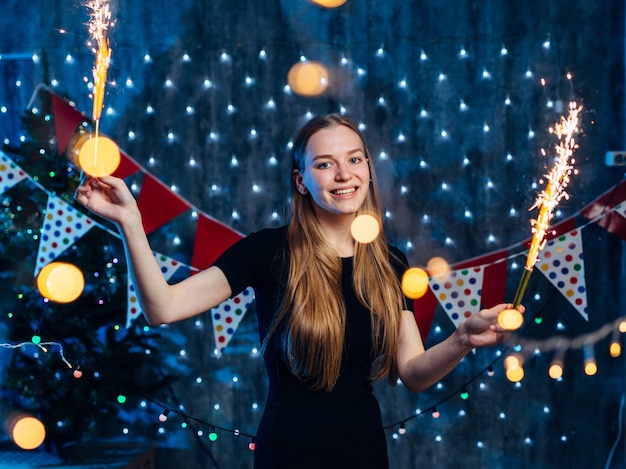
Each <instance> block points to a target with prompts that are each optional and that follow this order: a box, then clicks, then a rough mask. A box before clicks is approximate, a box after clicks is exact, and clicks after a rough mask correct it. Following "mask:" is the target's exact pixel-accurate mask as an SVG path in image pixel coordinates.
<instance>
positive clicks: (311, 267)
mask: <svg viewBox="0 0 626 469" xmlns="http://www.w3.org/2000/svg"><path fill="white" fill-rule="evenodd" d="M339 125H343V126H346V127H348V128H350V129H351V130H353V131H354V132H355V133H356V134H357V135H358V136H359V138H360V139H361V142H362V144H363V149H364V151H365V156H366V157H367V161H368V164H369V167H370V175H371V176H370V178H371V182H370V187H369V191H368V196H367V198H366V199H365V201H364V203H363V206H362V207H361V208H360V209H359V212H358V213H357V215H358V214H359V213H365V212H366V213H369V214H371V215H374V216H375V217H377V218H378V220H379V222H380V221H381V209H380V201H379V196H378V189H377V184H376V174H375V173H374V170H373V167H372V165H371V164H370V158H369V152H368V150H367V147H366V145H365V140H364V138H363V135H362V134H361V132H360V131H359V129H358V127H357V126H356V125H355V123H354V122H353V121H352V120H350V119H348V118H346V117H344V116H342V115H340V114H329V115H325V116H318V117H314V118H313V119H311V120H310V121H309V122H307V123H306V124H305V125H304V126H303V127H302V129H300V132H299V133H298V135H297V137H296V140H295V142H294V146H293V149H292V162H293V169H294V170H295V169H298V170H299V171H300V172H303V171H304V170H305V168H304V155H305V151H306V146H307V143H308V141H309V138H310V137H311V136H312V135H313V134H314V133H316V132H317V131H319V130H321V129H324V128H328V127H335V126H339ZM313 203H314V202H313V201H312V199H311V197H310V196H309V195H308V194H307V195H303V194H301V193H300V192H299V191H298V190H297V188H296V185H295V182H294V181H293V179H292V184H291V209H292V217H291V221H290V223H289V227H288V231H287V239H288V244H289V254H290V255H289V277H288V281H287V286H286V290H285V296H284V300H283V304H282V306H281V309H280V310H279V312H278V314H277V315H276V317H275V319H274V321H273V324H272V326H271V328H270V331H269V333H268V336H267V338H266V339H267V340H269V338H270V337H271V336H273V334H274V333H275V332H276V331H277V330H280V331H281V332H280V333H279V335H280V346H281V349H282V353H283V356H284V358H285V361H286V363H287V365H288V366H289V368H290V369H291V371H292V373H294V375H295V376H297V377H298V378H300V379H302V380H303V381H306V382H308V383H310V385H311V387H312V388H313V389H316V390H325V391H330V390H332V389H333V387H334V386H335V384H336V382H337V379H338V378H339V372H340V368H341V360H342V357H343V352H344V347H345V324H346V306H345V304H344V301H343V297H342V293H341V268H342V267H341V259H340V258H339V256H338V255H337V252H336V251H335V250H334V249H333V247H332V246H331V245H330V243H328V241H326V238H325V236H324V235H323V233H322V231H321V228H320V225H319V223H318V222H317V219H316V216H315V213H314V211H313V205H312V204H313ZM353 262H354V274H353V288H354V291H355V294H356V297H357V299H358V301H359V302H360V303H361V304H362V305H363V306H365V307H366V308H367V309H368V310H369V311H370V314H371V324H372V344H373V346H374V350H373V352H372V353H373V357H374V358H376V357H380V360H379V363H377V365H378V366H377V369H376V370H375V373H374V374H373V376H372V379H381V378H383V377H384V376H386V375H388V376H389V380H390V382H392V383H395V381H396V379H397V370H396V359H395V356H396V347H397V344H398V334H399V328H400V318H401V316H400V312H401V310H402V309H404V308H405V305H404V298H403V296H402V294H401V290H400V285H399V281H398V277H397V275H396V273H395V271H394V269H393V268H392V266H391V264H390V262H389V249H388V246H387V240H386V238H385V236H384V234H383V232H382V230H381V233H380V235H379V236H378V237H377V239H376V240H375V241H374V242H372V243H368V244H363V243H359V242H356V241H355V253H354V261H353ZM283 321H285V323H284V324H282V323H283ZM279 325H280V328H279ZM267 340H266V343H267Z"/></svg>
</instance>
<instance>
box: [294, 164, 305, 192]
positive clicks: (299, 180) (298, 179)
mask: <svg viewBox="0 0 626 469" xmlns="http://www.w3.org/2000/svg"><path fill="white" fill-rule="evenodd" d="M293 181H294V183H295V185H296V189H298V192H300V194H302V195H307V194H308V193H309V191H308V190H307V188H306V186H305V185H304V178H303V177H302V174H301V173H300V171H298V170H297V169H294V170H293Z"/></svg>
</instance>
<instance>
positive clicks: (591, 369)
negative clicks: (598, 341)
mask: <svg viewBox="0 0 626 469" xmlns="http://www.w3.org/2000/svg"><path fill="white" fill-rule="evenodd" d="M597 372H598V364H597V363H596V361H595V360H586V361H585V374H586V375H587V376H593V375H595V374H596V373H597Z"/></svg>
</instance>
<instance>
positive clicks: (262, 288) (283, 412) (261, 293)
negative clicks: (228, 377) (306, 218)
mask: <svg viewBox="0 0 626 469" xmlns="http://www.w3.org/2000/svg"><path fill="white" fill-rule="evenodd" d="M286 233H287V229H286V227H282V228H278V229H266V230H262V231H259V232H256V233H253V234H251V235H249V236H247V237H246V238H244V239H242V240H240V241H239V242H237V243H236V244H235V245H233V246H232V247H231V248H230V249H228V250H227V251H226V252H225V253H224V254H223V255H222V256H220V258H219V259H218V260H217V261H216V262H215V264H214V265H216V266H217V267H219V268H220V269H221V270H222V271H223V272H224V274H225V275H226V278H227V279H228V281H229V283H230V286H231V289H232V292H233V296H234V295H236V294H238V293H239V292H241V291H243V290H244V289H245V288H246V287H248V286H251V287H252V288H254V291H255V301H256V309H257V315H258V324H259V334H260V339H261V342H262V341H263V339H264V338H265V334H266V332H267V330H268V327H269V326H270V324H271V321H272V318H273V316H274V313H275V312H276V311H277V309H278V308H279V307H280V304H281V300H282V297H281V295H282V293H283V291H284V289H285V284H286V280H287V272H288V268H287V266H288V249H287V241H286ZM390 249H392V250H393V251H394V253H395V254H396V255H397V256H399V257H400V259H401V263H399V262H397V261H393V262H394V263H393V264H392V265H394V267H395V268H396V270H397V272H398V276H401V274H402V272H403V271H404V270H405V269H406V257H405V256H404V255H403V254H402V253H400V251H398V250H397V249H395V248H393V247H391V248H390ZM402 263H403V265H402ZM342 264H343V265H342V266H343V271H342V291H343V295H344V299H345V302H346V340H345V343H346V348H345V353H344V357H343V359H342V366H341V372H340V376H339V379H338V381H337V384H336V386H335V388H334V389H333V390H332V391H331V392H323V391H313V390H311V389H310V388H309V387H308V386H307V385H306V384H305V383H303V382H302V381H301V380H299V379H297V378H295V377H294V376H293V375H292V374H291V373H290V372H289V370H288V368H287V367H286V366H285V364H284V363H283V361H282V360H281V359H280V358H279V357H280V354H279V353H278V352H277V350H276V347H275V344H272V343H270V344H268V347H267V348H266V350H265V354H264V357H263V358H264V360H265V365H266V367H267V372H268V379H269V392H268V397H267V401H266V404H265V410H264V413H263V416H262V418H261V422H260V424H259V428H258V431H257V437H256V450H255V457H254V467H255V468H256V469H283V468H284V469H287V468H288V469H296V468H297V469H306V468H316V469H320V468H324V469H332V468H337V469H339V468H341V469H346V468H360V469H368V468H371V469H384V468H387V467H388V460H387V444H386V439H385V435H384V432H383V426H382V421H381V414H380V408H379V406H378V401H377V400H376V398H375V396H374V395H373V394H372V386H371V384H370V380H369V376H370V373H371V369H372V362H373V358H375V357H372V353H371V350H372V344H371V324H370V316H369V312H368V310H367V309H365V308H364V307H363V306H362V305H361V304H360V303H359V302H358V301H357V299H356V297H355V295H354V292H353V289H352V281H351V279H352V258H344V259H342ZM320 294H323V292H320Z"/></svg>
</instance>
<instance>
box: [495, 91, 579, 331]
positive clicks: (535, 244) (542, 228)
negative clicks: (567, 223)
mask: <svg viewBox="0 0 626 469" xmlns="http://www.w3.org/2000/svg"><path fill="white" fill-rule="evenodd" d="M581 110H582V107H581V106H578V104H576V103H575V102H571V103H570V104H569V112H568V116H567V118H565V117H561V120H560V122H559V123H557V124H555V125H554V127H553V128H552V127H551V128H550V129H549V131H550V133H552V134H555V135H556V137H557V139H558V144H557V145H556V146H555V152H556V159H555V162H554V165H553V166H552V169H551V170H550V172H549V173H548V174H547V175H546V181H547V185H546V188H545V189H544V190H543V191H542V192H541V193H540V194H539V196H538V197H537V200H536V201H535V203H534V205H533V206H532V207H531V208H530V209H529V210H534V209H535V208H539V215H538V216H537V219H536V220H531V226H532V233H533V236H532V240H531V244H530V249H529V251H528V256H527V258H526V265H525V266H524V273H523V275H522V278H521V280H520V283H519V285H518V287H517V292H516V293H515V298H514V300H513V308H512V309H510V310H505V311H503V312H502V313H501V315H500V318H499V319H498V320H499V322H500V324H502V325H503V326H504V327H506V328H507V329H517V327H519V326H521V324H522V321H523V319H522V318H521V315H520V314H519V312H518V311H517V307H518V306H519V305H520V304H521V302H522V297H523V296H524V292H525V291H526V286H527V285H528V280H529V279H530V275H531V273H532V271H533V268H534V266H535V263H536V262H537V256H538V255H539V251H541V250H542V249H543V248H544V246H545V244H546V235H547V234H548V231H549V229H550V221H551V220H552V217H553V215H554V209H555V208H556V206H557V205H558V204H559V202H560V201H561V200H562V199H564V198H565V199H567V198H568V197H569V196H568V194H567V192H565V188H566V187H567V185H568V184H569V181H570V175H571V174H572V173H573V172H574V173H575V172H576V170H575V169H574V163H575V160H574V158H573V154H574V152H575V151H576V149H577V148H578V144H577V143H576V140H575V136H576V134H577V133H578V132H579V131H580V129H579V127H578V116H579V113H580V111H581ZM544 154H545V152H544ZM506 316H508V317H506Z"/></svg>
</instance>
